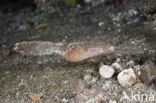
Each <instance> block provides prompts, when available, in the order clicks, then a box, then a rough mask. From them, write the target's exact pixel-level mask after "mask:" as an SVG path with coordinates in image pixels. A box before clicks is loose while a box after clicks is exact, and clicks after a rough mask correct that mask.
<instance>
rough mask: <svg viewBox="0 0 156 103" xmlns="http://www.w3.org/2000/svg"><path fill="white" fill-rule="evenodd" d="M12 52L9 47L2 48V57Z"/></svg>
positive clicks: (0, 52)
mask: <svg viewBox="0 0 156 103" xmlns="http://www.w3.org/2000/svg"><path fill="white" fill-rule="evenodd" d="M10 53H11V50H10V49H9V48H0V57H3V56H8V55H9V54H10Z"/></svg>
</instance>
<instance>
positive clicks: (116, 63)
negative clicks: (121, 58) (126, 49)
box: [112, 62, 122, 70]
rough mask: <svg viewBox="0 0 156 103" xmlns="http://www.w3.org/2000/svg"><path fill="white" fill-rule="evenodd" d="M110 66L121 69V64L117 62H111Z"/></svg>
mask: <svg viewBox="0 0 156 103" xmlns="http://www.w3.org/2000/svg"><path fill="white" fill-rule="evenodd" d="M112 67H113V68H114V69H118V70H121V69H122V68H121V65H120V64H119V63H118V62H115V63H113V64H112Z"/></svg>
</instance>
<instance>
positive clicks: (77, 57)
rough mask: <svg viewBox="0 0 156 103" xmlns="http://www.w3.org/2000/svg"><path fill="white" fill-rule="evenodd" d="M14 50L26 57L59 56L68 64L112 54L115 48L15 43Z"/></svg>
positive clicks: (97, 45)
mask: <svg viewBox="0 0 156 103" xmlns="http://www.w3.org/2000/svg"><path fill="white" fill-rule="evenodd" d="M14 50H15V51H16V52H18V53H21V54H23V55H26V56H44V55H51V54H53V53H57V54H60V55H62V56H64V57H65V59H66V60H68V61H70V62H78V61H82V60H84V59H88V58H91V57H95V56H98V55H101V54H108V53H114V52H115V47H114V46H111V45H105V44H98V43H85V42H80V43H78V42H77V43H52V42H48V41H29V42H21V43H16V44H15V47H14Z"/></svg>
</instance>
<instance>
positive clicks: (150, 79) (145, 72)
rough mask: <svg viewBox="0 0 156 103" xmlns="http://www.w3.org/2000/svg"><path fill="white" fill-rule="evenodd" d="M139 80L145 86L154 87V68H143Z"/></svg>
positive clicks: (155, 78)
mask: <svg viewBox="0 0 156 103" xmlns="http://www.w3.org/2000/svg"><path fill="white" fill-rule="evenodd" d="M139 78H140V79H141V81H142V82H143V83H145V84H147V85H153V84H154V85H155V86H156V82H155V81H156V66H150V67H145V68H143V69H141V70H140V75H139Z"/></svg>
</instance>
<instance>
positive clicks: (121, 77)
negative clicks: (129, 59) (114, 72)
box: [117, 68, 136, 88]
mask: <svg viewBox="0 0 156 103" xmlns="http://www.w3.org/2000/svg"><path fill="white" fill-rule="evenodd" d="M117 79H118V81H119V83H120V85H121V86H123V87H124V88H129V87H130V86H132V85H133V84H134V83H135V82H136V75H135V73H134V70H133V69H132V68H129V69H126V70H123V71H122V72H120V73H119V74H118V76H117Z"/></svg>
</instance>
